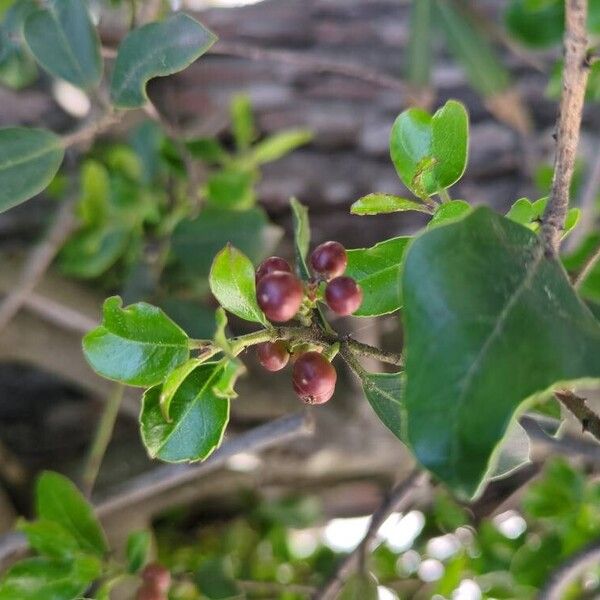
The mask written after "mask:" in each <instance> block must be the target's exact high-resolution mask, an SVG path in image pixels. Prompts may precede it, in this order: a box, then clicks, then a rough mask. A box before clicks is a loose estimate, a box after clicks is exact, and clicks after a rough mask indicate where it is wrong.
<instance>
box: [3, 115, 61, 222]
mask: <svg viewBox="0 0 600 600" xmlns="http://www.w3.org/2000/svg"><path fill="white" fill-rule="evenodd" d="M63 156H64V148H63V145H62V141H61V139H60V138H59V137H58V136H57V135H54V134H53V133H51V132H50V131H46V130H45V129H27V128H25V127H7V128H4V129H0V213H2V212H4V211H5V210H8V209H9V208H12V207H13V206H16V205H17V204H21V202H25V200H29V198H32V197H33V196H35V195H36V194H39V193H40V192H41V191H42V190H43V189H44V188H45V187H47V186H48V184H49V183H50V182H51V181H52V179H53V178H54V176H55V175H56V173H57V172H58V169H59V167H60V165H61V163H62V159H63Z"/></svg>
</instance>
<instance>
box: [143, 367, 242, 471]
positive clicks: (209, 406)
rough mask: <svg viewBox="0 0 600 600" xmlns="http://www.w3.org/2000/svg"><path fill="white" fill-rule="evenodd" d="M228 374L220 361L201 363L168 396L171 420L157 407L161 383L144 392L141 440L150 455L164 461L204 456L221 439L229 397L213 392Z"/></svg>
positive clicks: (194, 459)
mask: <svg viewBox="0 0 600 600" xmlns="http://www.w3.org/2000/svg"><path fill="white" fill-rule="evenodd" d="M230 375H231V373H230V371H229V370H227V369H226V368H225V364H224V363H223V362H219V363H215V362H212V363H203V364H201V365H200V366H198V367H197V368H196V369H195V370H193V371H192V372H191V373H190V374H189V375H188V377H187V378H186V379H185V380H184V381H183V382H182V384H181V385H180V386H179V388H178V389H177V391H176V393H175V395H174V396H173V399H172V400H171V406H170V416H171V422H170V423H167V422H166V421H165V420H164V418H163V415H162V412H161V409H160V392H161V388H160V386H156V387H153V388H150V389H149V390H147V391H146V393H145V394H144V398H143V401H142V414H141V417H140V422H141V432H142V440H143V441H144V445H145V446H146V449H147V450H148V453H149V454H150V456H151V457H152V458H159V459H160V460H164V461H166V462H174V463H176V462H192V461H198V460H204V459H205V458H207V457H208V456H209V455H210V454H211V453H212V452H213V451H214V450H215V449H216V448H217V447H218V446H219V445H220V443H221V440H222V438H223V434H224V432H225V427H226V426H227V422H228V421H229V400H228V399H227V398H222V397H220V396H219V395H217V394H215V392H214V388H215V386H217V385H224V384H225V383H227V382H225V381H223V379H224V378H227V377H229V376H230Z"/></svg>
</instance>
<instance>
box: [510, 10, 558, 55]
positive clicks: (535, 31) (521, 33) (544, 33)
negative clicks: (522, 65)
mask: <svg viewBox="0 0 600 600" xmlns="http://www.w3.org/2000/svg"><path fill="white" fill-rule="evenodd" d="M504 20H505V23H506V29H507V30H508V32H509V33H510V34H511V35H512V36H513V37H514V38H515V39H517V40H518V41H519V42H521V43H523V44H525V45H526V46H530V47H531V48H546V47H548V46H552V45H554V44H559V43H560V42H561V40H562V37H563V33H564V30H565V3H564V0H555V1H553V2H544V3H543V4H541V5H539V4H538V5H537V6H536V5H534V3H532V2H529V1H528V0H511V1H510V2H509V3H508V6H507V7H506V10H505V13H504Z"/></svg>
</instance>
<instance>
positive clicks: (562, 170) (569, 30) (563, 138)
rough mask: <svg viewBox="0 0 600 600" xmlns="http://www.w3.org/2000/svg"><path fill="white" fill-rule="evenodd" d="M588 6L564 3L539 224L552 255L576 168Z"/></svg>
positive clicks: (579, 0)
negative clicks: (548, 181)
mask: <svg viewBox="0 0 600 600" xmlns="http://www.w3.org/2000/svg"><path fill="white" fill-rule="evenodd" d="M587 6H588V3H587V0H567V1H566V3H565V20H566V31H565V38H564V46H565V66H564V69H563V82H562V93H561V99H560V108H559V115H558V123H557V130H556V156H555V159H554V177H553V179H552V189H551V191H550V198H549V200H548V206H547V207H546V211H545V213H544V218H543V225H542V237H543V240H544V245H545V248H546V251H547V252H548V253H549V254H552V255H556V254H558V250H559V246H560V238H561V234H562V231H563V229H564V224H565V218H566V216H567V210H568V208H569V188H570V185H571V179H572V177H573V170H574V168H575V156H576V152H577V144H578V142H579V128H580V126H581V114H582V111H583V102H584V97H585V89H586V85H587V79H588V75H589V65H588V62H587V29H586V20H587Z"/></svg>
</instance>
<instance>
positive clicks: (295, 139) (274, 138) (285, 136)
mask: <svg viewBox="0 0 600 600" xmlns="http://www.w3.org/2000/svg"><path fill="white" fill-rule="evenodd" d="M312 138H313V135H312V133H311V132H310V131H307V130H306V129H289V130H287V131H280V132H279V133H275V134H273V135H271V136H269V137H268V138H265V139H264V140H262V141H261V142H259V143H258V144H256V145H255V146H253V148H252V160H253V161H254V162H255V163H257V164H259V165H261V164H264V163H269V162H273V161H275V160H279V159H280V158H283V157H284V156H285V155H286V154H289V153H290V152H292V151H294V150H295V149H296V148H299V147H300V146H304V145H306V144H308V143H309V142H310V141H311V140H312Z"/></svg>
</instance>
